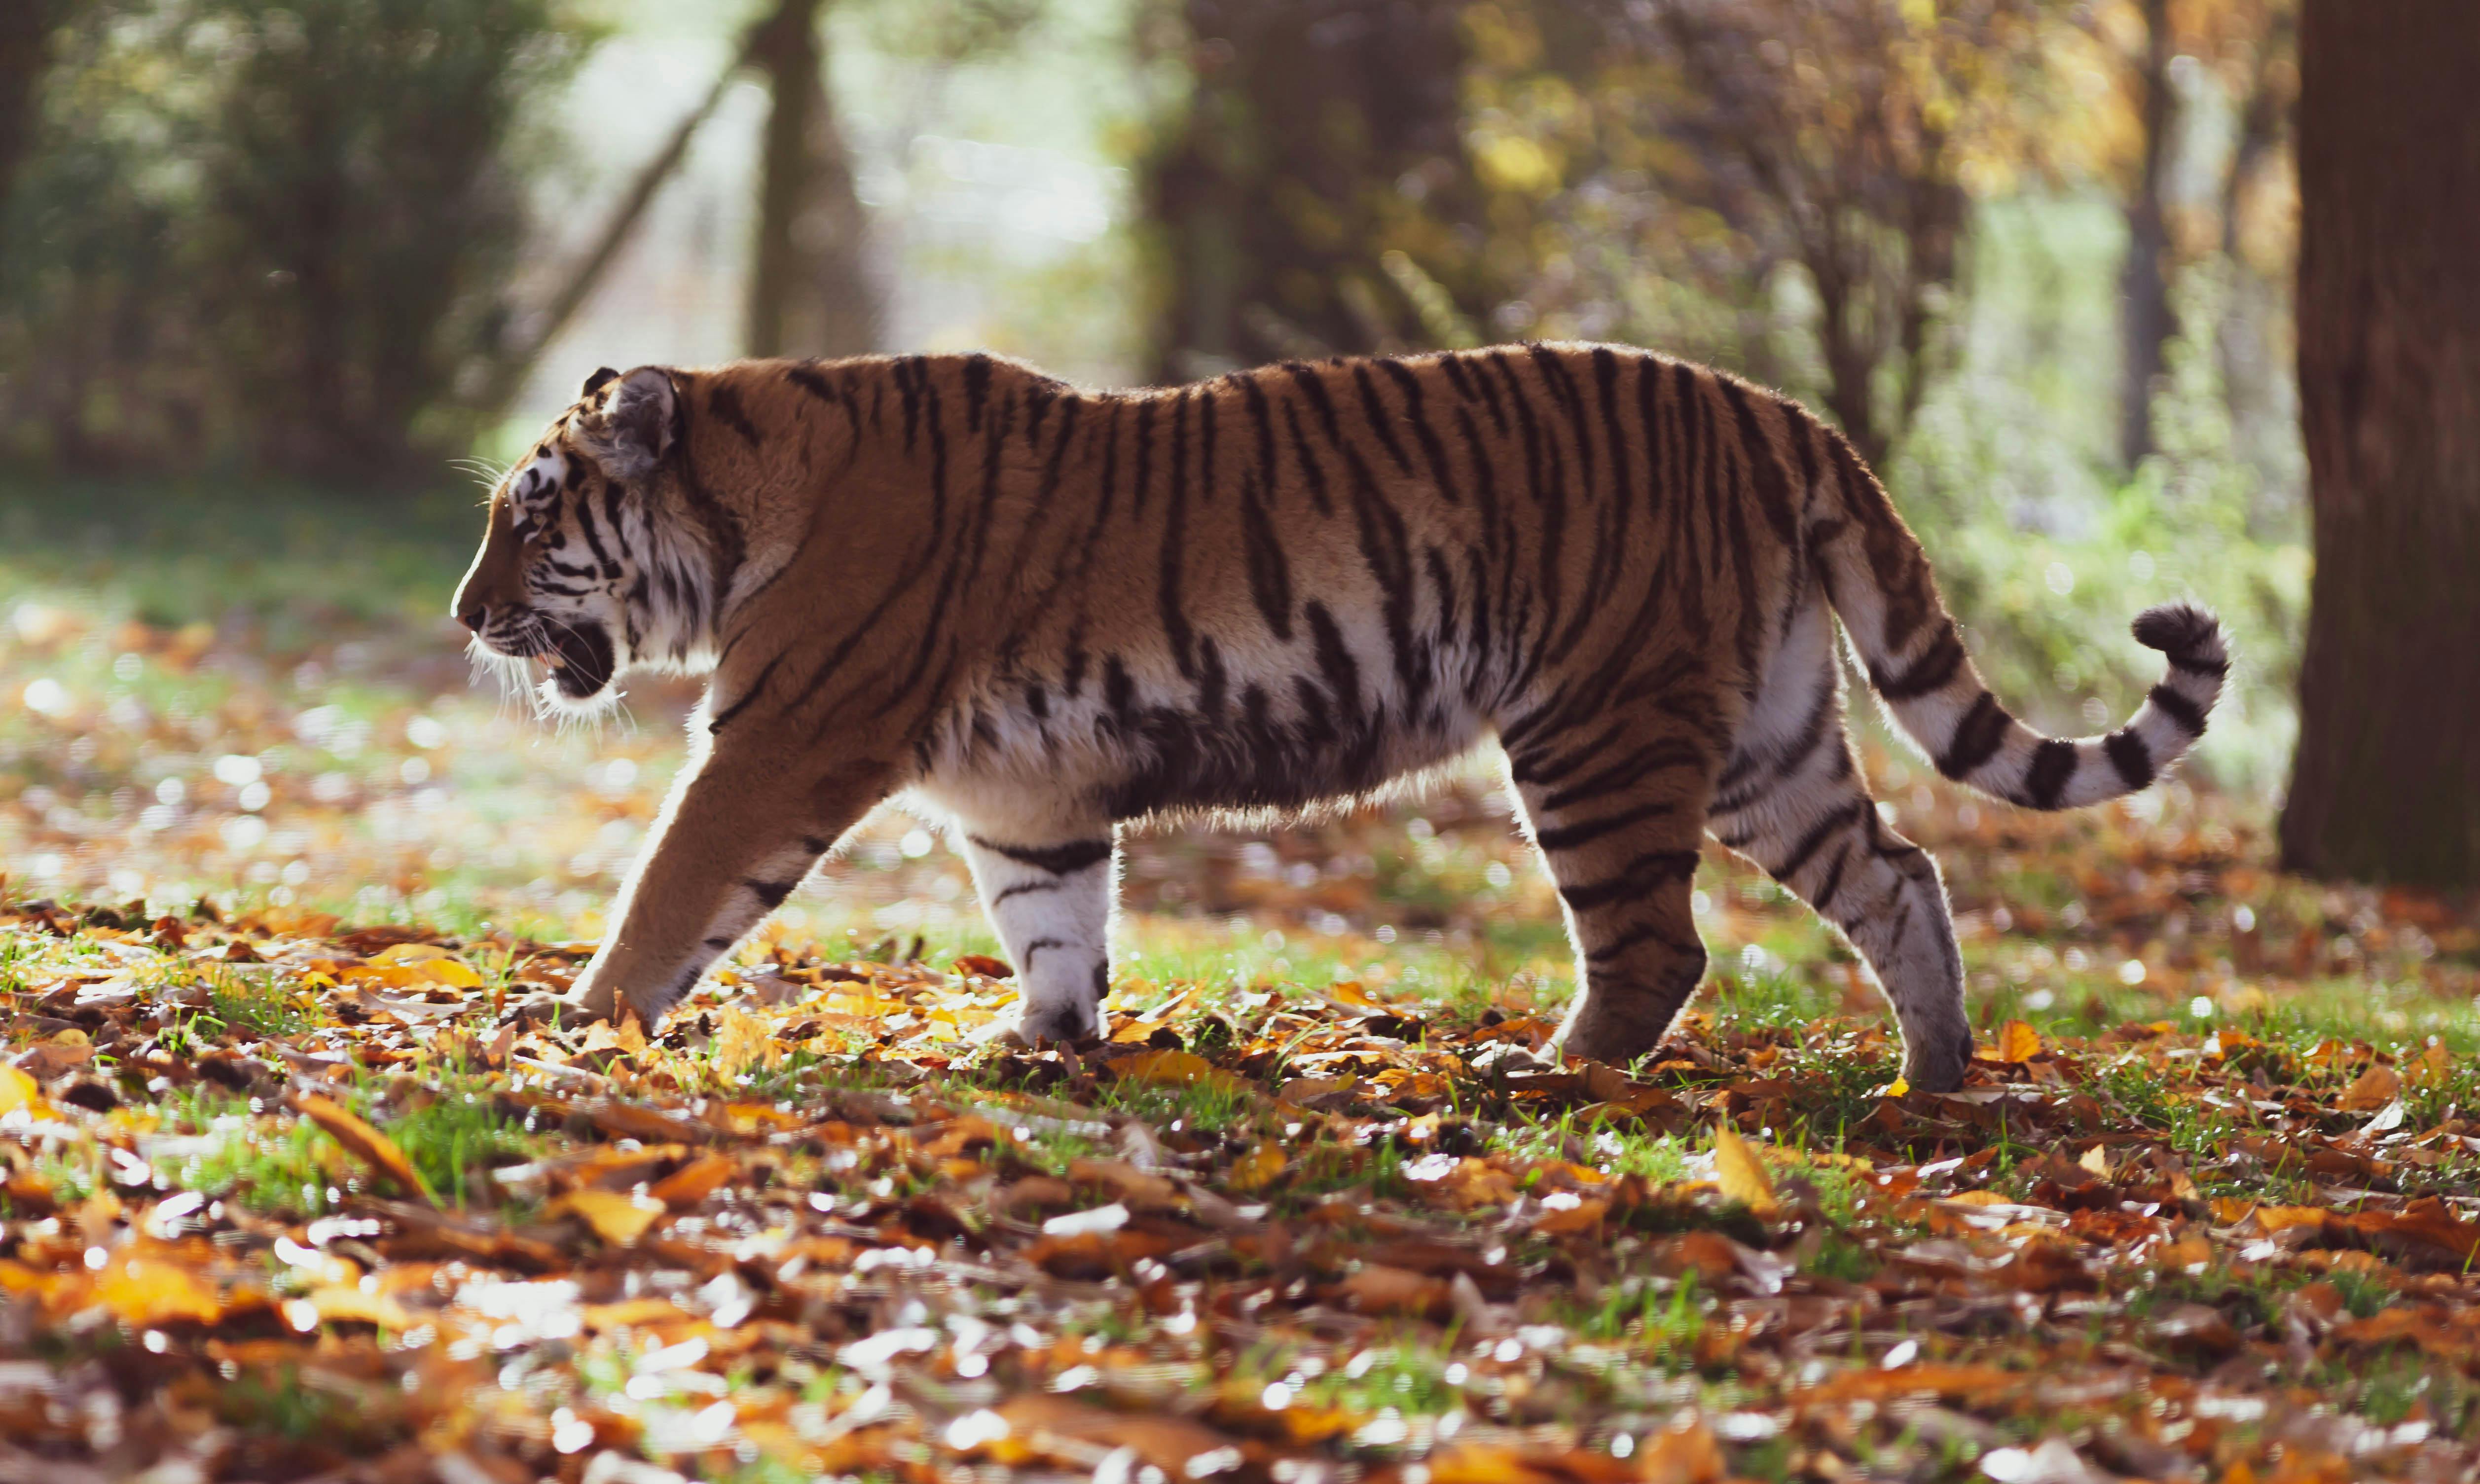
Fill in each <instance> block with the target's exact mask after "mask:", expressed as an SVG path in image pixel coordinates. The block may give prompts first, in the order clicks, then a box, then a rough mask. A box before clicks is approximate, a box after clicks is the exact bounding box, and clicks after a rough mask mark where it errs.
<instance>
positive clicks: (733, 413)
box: [706, 385, 759, 448]
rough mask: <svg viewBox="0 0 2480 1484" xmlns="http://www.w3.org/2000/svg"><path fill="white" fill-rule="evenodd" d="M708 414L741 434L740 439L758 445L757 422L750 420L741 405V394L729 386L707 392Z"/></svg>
mask: <svg viewBox="0 0 2480 1484" xmlns="http://www.w3.org/2000/svg"><path fill="white" fill-rule="evenodd" d="M706 415H707V416H708V417H710V418H712V419H714V420H715V421H716V422H720V423H722V424H723V425H724V426H726V427H728V428H730V429H732V430H733V431H734V432H736V433H738V434H739V435H740V441H741V442H742V443H745V444H747V445H749V447H751V448H757V447H758V441H759V440H758V427H757V424H755V423H753V422H750V421H749V414H748V412H747V411H746V410H745V409H743V408H742V407H741V405H740V394H739V393H737V392H735V391H734V390H733V389H732V388H730V387H728V386H720V385H718V386H715V387H712V388H710V390H709V391H708V392H707V394H706Z"/></svg>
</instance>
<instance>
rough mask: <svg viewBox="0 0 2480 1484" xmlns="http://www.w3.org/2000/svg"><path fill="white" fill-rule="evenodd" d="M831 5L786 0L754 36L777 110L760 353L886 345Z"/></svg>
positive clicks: (755, 310)
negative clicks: (835, 70) (832, 72)
mask: <svg viewBox="0 0 2480 1484" xmlns="http://www.w3.org/2000/svg"><path fill="white" fill-rule="evenodd" d="M823 9H824V7H823V5H822V3H821V0H782V3H781V4H780V5H778V6H777V7H776V10H775V13H774V14H772V15H770V16H768V17H767V18H766V19H765V20H764V21H762V22H761V23H760V24H759V27H758V29H757V31H756V32H755V33H754V34H753V35H752V36H751V38H750V57H751V60H752V61H753V62H755V63H756V64H757V65H758V66H759V68H760V69H761V70H762V71H763V72H764V73H765V74H766V82H767V87H768V89H769V90H770V91H771V93H772V95H773V100H774V102H773V107H772V110H771V111H770V112H769V113H768V115H767V116H766V133H765V139H764V143H763V156H762V176H761V179H760V182H759V189H758V243H757V258H756V262H755V264H754V265H753V266H752V269H751V273H750V283H749V321H748V329H747V333H746V336H745V339H746V341H747V348H748V351H749V353H750V354H751V355H787V354H803V355H851V354H856V353H859V352H861V351H865V350H868V349H870V348H871V347H872V346H873V345H875V343H876V341H877V338H878V334H877V331H878V300H877V295H876V294H875V293H874V292H873V291H872V289H871V287H870V284H869V277H868V269H867V265H866V262H865V252H864V245H863V238H864V236H865V227H866V225H867V218H866V217H865V213H864V211H863V208H862V204H861V197H860V196H859V194H857V193H856V192H855V190H854V187H853V174H852V165H851V162H850V160H849V158H848V157H847V156H846V153H845V150H844V144H843V137H842V135H841V133H840V131H839V130H838V129H837V127H836V117H835V104H834V99H833V97H832V95H831V94H830V93H829V92H828V91H827V87H826V57H825V54H824V50H823V47H822V45H821V43H820V41H819V38H818V18H819V13H820V12H821V11H822V10H823Z"/></svg>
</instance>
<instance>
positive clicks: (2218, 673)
mask: <svg viewBox="0 0 2480 1484" xmlns="http://www.w3.org/2000/svg"><path fill="white" fill-rule="evenodd" d="M2169 658H2170V668H2171V669H2173V670H2184V671H2186V672H2187V673H2188V674H2189V675H2209V676H2211V677H2213V678H2216V679H2219V678H2223V677H2225V676H2227V675H2229V674H2230V673H2231V663H2230V661H2229V660H2226V659H2200V658H2198V657H2197V656H2196V655H2193V654H2173V655H2171V656H2169Z"/></svg>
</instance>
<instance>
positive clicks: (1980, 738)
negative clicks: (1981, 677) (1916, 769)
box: [1937, 691, 2015, 779]
mask: <svg viewBox="0 0 2480 1484" xmlns="http://www.w3.org/2000/svg"><path fill="white" fill-rule="evenodd" d="M2014 720H2015V719H2014V718H2013V717H2011V716H2008V715H2007V714H2006V708H2005V707H2004V706H2002V705H2000V704H1998V698H1997V697H1995V696H1993V695H1991V694H1990V693H1989V692H1987V691H1982V692H1981V693H1980V699H1979V700H1977V701H1976V702H1974V703H1973V704H1972V709H1971V710H1969V711H1966V712H1965V713H1964V714H1963V720H1962V721H1960V722H1957V723H1956V724H1955V729H1954V739H1953V740H1952V741H1950V742H1949V743H1948V744H1947V749H1946V751H1945V752H1944V753H1943V754H1941V755H1939V757H1938V760H1937V769H1938V771H1939V772H1940V773H1943V774H1945V775H1946V776H1947V777H1949V778H1951V779H1959V778H1961V777H1963V776H1964V775H1965V774H1967V773H1970V772H1971V771H1972V770H1973V769H1975V768H1977V767H1979V766H1980V765H1981V764H1982V763H1984V762H1987V761H1988V760H1989V759H1990V758H1992V757H1994V756H1996V755H1998V749H1999V748H2000V747H2002V746H2003V745H2004V744H2005V741H2006V729H2007V728H2008V727H2009V726H2011V725H2012V724H2013V723H2014Z"/></svg>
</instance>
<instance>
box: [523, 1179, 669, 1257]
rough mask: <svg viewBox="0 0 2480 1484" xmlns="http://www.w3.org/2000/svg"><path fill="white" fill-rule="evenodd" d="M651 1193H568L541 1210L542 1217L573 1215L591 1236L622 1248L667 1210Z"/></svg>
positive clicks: (598, 1191)
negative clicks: (591, 1232)
mask: <svg viewBox="0 0 2480 1484" xmlns="http://www.w3.org/2000/svg"><path fill="white" fill-rule="evenodd" d="M667 1209H668V1208H666V1207H665V1206H664V1205H663V1203H662V1202H661V1201H659V1200H657V1199H656V1198H655V1197H654V1196H653V1194H652V1193H648V1194H645V1195H624V1194H622V1193H620V1192H619V1191H617V1190H571V1191H569V1192H568V1193H567V1194H566V1195H563V1196H561V1197H559V1198H558V1199H557V1200H555V1201H553V1202H552V1203H551V1204H550V1205H548V1206H546V1207H544V1208H543V1214H544V1215H551V1216H556V1215H563V1214H566V1215H575V1216H577V1217H578V1218H579V1219H581V1220H582V1221H583V1222H584V1223H585V1224H586V1225H587V1226H589V1227H592V1228H593V1229H594V1235H595V1236H597V1237H600V1238H602V1239H603V1240H604V1241H607V1242H608V1243H610V1244H611V1245H612V1246H615V1247H625V1246H628V1245H629V1244H630V1243H632V1242H633V1241H636V1240H637V1239H638V1238H640V1237H643V1236H644V1235H646V1229H647V1228H648V1227H650V1226H652V1225H654V1224H655V1219H656V1218H657V1217H658V1216H660V1215H663V1214H664V1212H665V1211H666V1210H667Z"/></svg>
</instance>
